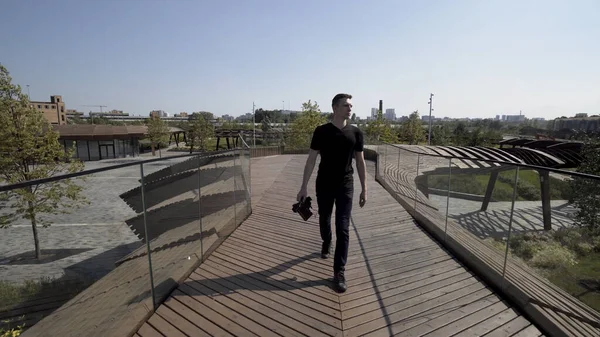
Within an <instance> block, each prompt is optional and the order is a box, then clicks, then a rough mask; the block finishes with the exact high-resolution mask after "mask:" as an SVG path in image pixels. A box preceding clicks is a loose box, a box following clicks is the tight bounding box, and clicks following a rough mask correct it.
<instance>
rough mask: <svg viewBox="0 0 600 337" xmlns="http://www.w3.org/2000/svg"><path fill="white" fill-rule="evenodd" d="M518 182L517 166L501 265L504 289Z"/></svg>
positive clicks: (502, 286)
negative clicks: (502, 264)
mask: <svg viewBox="0 0 600 337" xmlns="http://www.w3.org/2000/svg"><path fill="white" fill-rule="evenodd" d="M518 182H519V167H518V166H517V169H516V170H515V180H514V185H513V196H512V203H511V205H510V217H509V218H508V234H507V236H506V250H505V252H504V266H503V267H502V285H501V288H502V289H504V283H505V281H506V262H507V261H508V249H509V247H510V233H511V231H512V221H513V214H514V212H515V199H517V183H518Z"/></svg>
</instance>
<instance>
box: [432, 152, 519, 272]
mask: <svg viewBox="0 0 600 337" xmlns="http://www.w3.org/2000/svg"><path fill="white" fill-rule="evenodd" d="M516 173H517V168H516V167H514V166H508V165H500V164H495V163H489V162H483V161H478V160H473V159H468V160H467V159H464V160H463V159H452V166H451V175H450V184H449V186H450V190H449V191H447V192H446V193H447V194H446V195H445V196H444V197H443V198H439V197H433V198H432V199H437V202H436V203H435V204H437V205H439V206H441V205H443V203H444V202H445V203H447V205H448V213H447V214H448V216H447V221H444V223H440V226H445V234H446V238H452V239H454V240H455V241H457V242H459V243H460V244H461V245H462V246H463V247H465V248H466V249H467V250H469V251H470V252H471V253H473V254H475V255H476V256H477V257H478V258H480V259H482V260H483V261H485V263H486V264H488V265H489V266H490V267H492V269H493V270H495V271H496V272H497V273H499V274H502V273H503V269H504V261H505V255H506V254H505V253H506V241H507V240H508V237H509V235H510V232H511V219H512V218H514V217H515V216H514V214H513V213H514V212H513V208H512V207H513V203H512V200H513V193H514V192H515V178H516V176H515V175H516ZM447 179H448V176H447V174H442V175H441V177H439V176H435V175H432V176H431V177H429V184H430V186H432V187H433V188H436V189H437V188H440V187H441V188H447V186H448V180H447ZM446 198H448V199H447V200H444V199H446ZM440 214H441V213H440Z"/></svg>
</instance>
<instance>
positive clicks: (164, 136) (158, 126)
mask: <svg viewBox="0 0 600 337" xmlns="http://www.w3.org/2000/svg"><path fill="white" fill-rule="evenodd" d="M147 126H148V132H147V134H146V138H147V139H148V140H149V141H150V144H151V146H152V155H153V156H154V155H155V150H154V148H155V145H157V144H158V145H159V146H160V144H161V143H166V142H167V141H168V140H169V126H168V125H167V123H165V121H164V120H162V119H160V118H159V117H153V118H150V119H148V120H147Z"/></svg>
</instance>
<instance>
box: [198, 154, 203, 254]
mask: <svg viewBox="0 0 600 337" xmlns="http://www.w3.org/2000/svg"><path fill="white" fill-rule="evenodd" d="M200 160H201V159H200V155H198V218H199V222H200V261H202V260H203V259H204V244H203V242H202V241H204V231H203V228H202V227H203V226H202V181H201V174H200Z"/></svg>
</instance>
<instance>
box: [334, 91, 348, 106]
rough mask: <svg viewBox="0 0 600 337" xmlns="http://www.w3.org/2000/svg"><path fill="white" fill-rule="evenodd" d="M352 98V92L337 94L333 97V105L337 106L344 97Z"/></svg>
mask: <svg viewBox="0 0 600 337" xmlns="http://www.w3.org/2000/svg"><path fill="white" fill-rule="evenodd" d="M346 98H349V99H352V95H350V94H337V95H335V96H334V97H333V99H332V100H331V106H332V107H334V106H336V105H337V104H338V103H339V102H340V101H341V100H343V99H346Z"/></svg>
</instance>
